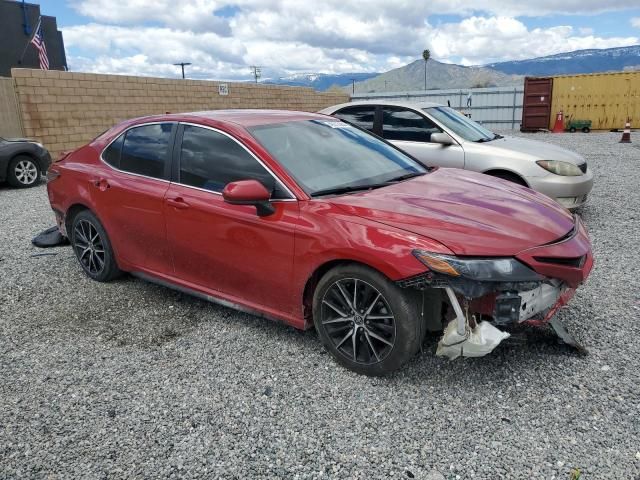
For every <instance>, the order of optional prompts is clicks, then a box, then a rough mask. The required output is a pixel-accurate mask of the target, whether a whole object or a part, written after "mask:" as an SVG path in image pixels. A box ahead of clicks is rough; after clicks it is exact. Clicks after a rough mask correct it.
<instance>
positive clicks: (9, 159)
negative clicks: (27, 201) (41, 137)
mask: <svg viewBox="0 0 640 480" xmlns="http://www.w3.org/2000/svg"><path fill="white" fill-rule="evenodd" d="M49 165H51V155H49V152H48V151H47V149H46V148H44V147H43V146H42V144H40V143H38V142H36V141H33V140H27V139H25V138H10V139H7V138H2V137H0V182H3V181H7V182H9V184H10V185H12V186H14V187H19V188H25V187H33V186H34V185H37V184H38V182H39V181H40V178H41V176H42V175H43V174H44V173H46V171H47V169H48V168H49Z"/></svg>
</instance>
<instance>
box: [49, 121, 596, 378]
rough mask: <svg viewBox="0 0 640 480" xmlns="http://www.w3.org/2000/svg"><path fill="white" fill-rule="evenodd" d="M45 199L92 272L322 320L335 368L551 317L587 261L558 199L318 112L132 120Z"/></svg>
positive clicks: (583, 241) (582, 240)
mask: <svg viewBox="0 0 640 480" xmlns="http://www.w3.org/2000/svg"><path fill="white" fill-rule="evenodd" d="M48 193H49V199H50V202H51V206H52V208H53V210H54V212H55V214H56V217H57V223H58V227H59V229H60V231H61V232H62V233H63V234H64V235H66V236H68V237H69V238H70V241H71V244H72V246H73V249H74V251H75V254H76V257H77V259H78V262H79V264H80V266H81V267H82V268H83V270H84V271H85V273H86V274H87V275H88V276H89V277H91V278H92V279H94V280H97V281H108V280H111V279H113V278H115V277H116V276H118V275H120V274H121V273H122V272H130V273H132V274H134V275H137V276H140V277H142V278H145V279H147V280H150V281H153V282H157V283H160V284H162V285H166V286H169V287H171V288H176V289H179V290H181V291H184V292H188V293H191V294H193V295H196V296H198V297H202V298H205V299H207V300H211V301H216V302H220V303H222V304H223V305H227V306H230V307H233V308H237V309H241V310H245V311H250V312H254V313H257V314H260V315H264V316H266V317H269V318H273V319H277V320H281V321H284V322H286V323H288V324H290V325H293V326H294V327H296V328H300V329H306V328H310V327H311V326H312V325H315V328H316V329H317V331H318V334H319V336H320V339H321V340H322V342H323V344H324V345H325V346H326V348H327V350H328V351H329V352H330V353H331V354H332V355H333V356H334V357H335V358H336V359H337V360H338V361H339V362H340V363H341V364H342V365H344V366H346V367H348V368H350V369H352V370H355V371H357V372H361V373H365V374H369V375H381V374H385V373H387V372H390V371H392V370H394V369H397V368H398V367H400V366H401V365H402V364H404V363H405V362H406V361H407V360H408V359H410V357H411V356H412V355H414V354H415V353H416V351H418V349H419V348H420V345H421V343H422V341H423V338H424V335H425V332H426V331H427V330H436V329H442V328H443V326H444V324H445V323H446V322H448V321H451V322H452V323H453V322H457V323H456V325H457V327H459V328H458V333H460V334H461V335H463V336H464V335H466V340H467V341H469V342H470V341H473V338H472V336H470V335H472V334H473V331H474V330H475V329H477V325H478V322H479V321H480V322H481V321H482V320H483V319H484V320H485V321H488V322H490V323H491V325H492V326H499V325H504V324H508V323H519V322H525V321H526V322H538V323H543V322H546V321H549V319H550V317H551V315H550V314H551V313H553V312H554V311H555V309H556V308H557V307H558V306H559V305H561V304H563V303H564V302H566V301H567V299H568V298H569V297H570V295H571V293H572V292H573V291H574V289H575V288H576V287H577V286H578V285H580V284H581V283H582V282H583V281H584V280H585V278H586V277H587V275H588V273H589V271H590V269H591V265H592V263H593V259H592V254H591V246H590V242H589V239H588V236H587V234H586V231H585V229H584V227H583V225H582V223H581V222H580V220H579V219H578V218H577V217H574V216H572V215H571V214H570V213H569V212H568V211H567V210H565V209H564V208H562V207H561V206H560V205H558V204H557V203H555V202H554V201H552V200H551V199H549V198H547V197H545V196H543V195H540V194H537V193H536V192H533V191H532V190H529V189H527V188H524V187H521V186H518V185H515V184H512V183H509V182H505V181H501V180H496V179H493V178H490V177H487V176H485V175H482V174H477V173H473V172H467V171H463V170H454V169H426V168H424V167H423V166H421V165H420V164H418V163H417V162H416V161H414V160H413V159H412V158H410V157H409V156H407V155H406V154H405V153H403V152H401V151H400V150H398V149H397V148H396V147H394V146H392V145H390V144H389V143H387V142H385V141H384V140H381V139H379V138H377V137H376V136H374V135H371V134H369V133H368V132H365V131H363V130H360V129H358V128H357V127H354V126H351V125H349V124H346V123H344V122H342V121H340V120H338V119H336V118H332V117H327V116H323V115H318V114H309V113H301V112H285V111H256V110H254V111H252V110H236V111H215V112H199V113H190V114H175V115H161V116H153V117H145V118H138V119H134V120H130V121H126V122H123V123H121V124H119V125H117V126H115V127H113V128H112V129H110V130H109V131H107V132H105V133H104V134H102V135H100V136H99V137H98V138H96V139H95V140H93V141H92V142H91V143H89V144H88V145H86V146H83V147H81V148H79V149H77V150H75V151H74V152H72V153H70V154H67V155H66V156H63V157H61V159H59V160H58V161H57V162H56V163H54V165H53V166H52V167H51V168H50V171H49V173H48ZM463 310H464V311H463ZM465 331H466V334H465ZM445 346H446V347H447V348H450V347H451V346H450V345H445ZM456 348H457V347H456ZM470 352H471V349H468V350H467V354H469V355H472V353H470ZM459 353H460V354H463V355H464V354H465V352H464V351H462V350H461V351H460V352H459ZM485 353H486V352H485Z"/></svg>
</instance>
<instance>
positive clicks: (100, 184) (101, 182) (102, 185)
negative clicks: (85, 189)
mask: <svg viewBox="0 0 640 480" xmlns="http://www.w3.org/2000/svg"><path fill="white" fill-rule="evenodd" d="M91 183H93V185H94V186H95V187H97V188H99V189H100V191H102V192H104V191H105V190H106V189H108V188H111V185H109V182H108V181H106V180H105V179H104V178H98V179H95V180H92V181H91Z"/></svg>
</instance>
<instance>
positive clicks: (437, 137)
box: [431, 132, 453, 147]
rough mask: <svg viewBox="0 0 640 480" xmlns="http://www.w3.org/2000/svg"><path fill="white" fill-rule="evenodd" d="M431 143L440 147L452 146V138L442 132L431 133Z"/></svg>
mask: <svg viewBox="0 0 640 480" xmlns="http://www.w3.org/2000/svg"><path fill="white" fill-rule="evenodd" d="M431 143H439V144H440V145H443V146H445V147H447V146H449V145H453V138H451V137H450V136H449V134H447V133H444V132H437V133H432V134H431Z"/></svg>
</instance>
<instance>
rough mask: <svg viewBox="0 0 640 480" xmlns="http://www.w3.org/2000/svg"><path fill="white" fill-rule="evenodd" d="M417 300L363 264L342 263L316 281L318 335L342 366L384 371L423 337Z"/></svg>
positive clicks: (413, 349)
mask: <svg viewBox="0 0 640 480" xmlns="http://www.w3.org/2000/svg"><path fill="white" fill-rule="evenodd" d="M420 308H421V303H420V300H419V296H418V295H417V294H416V292H413V291H411V290H403V289H401V288H400V287H398V286H397V285H395V284H394V283H393V282H391V281H389V280H388V279H387V278H386V277H384V276H383V275H382V274H380V273H378V272H376V271H375V270H372V269H369V268H367V267H364V266H362V265H355V264H352V265H343V266H339V267H336V268H334V269H333V270H331V271H329V272H328V273H327V274H326V275H325V276H324V277H323V278H322V279H321V280H320V282H319V283H318V287H317V288H316V291H315V294H314V299H313V319H314V323H315V326H316V330H317V331H318V335H319V336H320V340H321V341H322V343H323V344H324V346H325V348H326V349H327V350H328V351H329V352H330V353H331V355H333V357H334V358H335V359H336V360H337V361H338V363H340V364H341V365H343V366H345V367H346V368H348V369H350V370H353V371H355V372H357V373H362V374H365V375H375V376H378V375H385V374H388V373H390V372H392V371H394V370H396V369H398V368H400V367H401V366H402V365H403V364H405V363H406V362H407V361H408V360H409V359H410V358H411V357H412V356H413V355H415V353H416V352H417V351H418V349H419V348H420V345H421V344H422V341H423V339H424V333H425V329H424V322H423V320H422V316H421V315H420Z"/></svg>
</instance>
